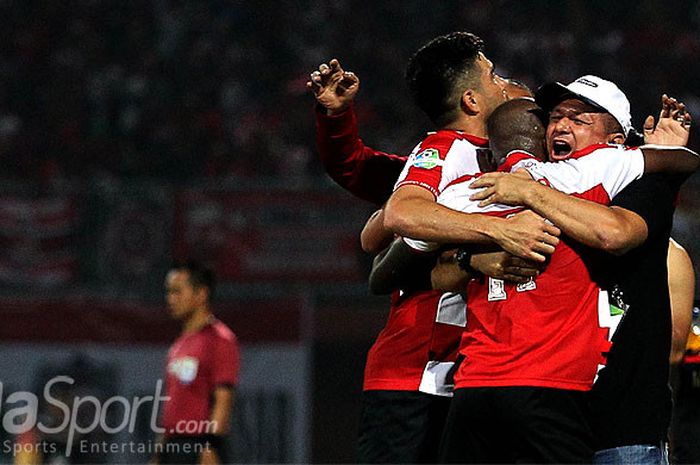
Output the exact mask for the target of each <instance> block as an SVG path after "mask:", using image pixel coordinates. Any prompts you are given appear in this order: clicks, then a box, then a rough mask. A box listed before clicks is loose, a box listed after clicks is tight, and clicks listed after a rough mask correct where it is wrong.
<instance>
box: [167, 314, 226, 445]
mask: <svg viewBox="0 0 700 465" xmlns="http://www.w3.org/2000/svg"><path fill="white" fill-rule="evenodd" d="M238 370H239V350H238V341H237V339H236V335H235V334H234V333H233V332H232V331H231V330H230V329H229V328H228V327H227V326H226V325H225V324H223V323H222V322H220V321H219V320H216V319H214V320H213V321H212V322H211V323H210V324H208V325H206V326H204V327H203V328H202V329H200V330H199V331H196V332H193V333H187V334H183V335H181V336H180V337H179V338H178V339H177V340H176V341H175V342H174V343H173V345H172V346H171V347H170V351H168V362H167V365H166V381H165V385H166V390H165V395H166V396H169V397H170V400H168V401H166V402H165V407H164V410H163V417H162V426H163V428H165V430H166V434H168V435H197V434H204V433H207V431H206V426H207V424H206V421H207V420H208V419H209V416H210V413H211V402H212V395H213V393H214V390H215V389H216V388H217V387H218V386H222V385H235V384H236V383H237V382H238ZM196 422H199V423H198V424H197V423H196ZM195 425H196V427H195Z"/></svg>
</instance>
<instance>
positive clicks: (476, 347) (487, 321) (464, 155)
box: [307, 32, 700, 464]
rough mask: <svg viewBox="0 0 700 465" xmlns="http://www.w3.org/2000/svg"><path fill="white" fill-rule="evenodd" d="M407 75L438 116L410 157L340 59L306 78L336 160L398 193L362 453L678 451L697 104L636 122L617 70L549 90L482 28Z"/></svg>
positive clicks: (388, 208) (499, 458) (372, 246)
mask: <svg viewBox="0 0 700 465" xmlns="http://www.w3.org/2000/svg"><path fill="white" fill-rule="evenodd" d="M406 79H407V82H408V87H409V90H410V92H411V95H412V97H413V100H414V101H415V102H416V104H417V105H418V106H419V107H420V108H421V109H422V110H423V111H424V112H425V113H426V114H427V116H428V117H429V118H430V120H431V121H432V122H433V123H434V124H435V126H436V128H437V130H436V132H431V133H429V134H428V135H427V137H426V138H425V139H424V140H423V141H421V142H420V143H419V144H418V145H417V146H416V148H415V149H414V150H413V152H412V153H411V154H410V156H409V157H404V156H399V155H393V154H387V153H383V152H380V151H377V150H374V149H372V148H370V147H367V146H365V145H364V144H363V142H362V140H361V139H360V137H359V133H358V126H357V120H356V115H355V113H354V110H353V105H352V102H353V100H354V97H355V95H356V94H357V91H358V89H359V79H358V78H357V76H355V75H354V74H353V73H351V72H346V71H344V70H343V69H342V67H341V66H340V63H339V62H338V61H337V60H331V61H330V62H329V63H328V64H325V63H324V64H322V65H321V66H320V67H319V69H318V70H317V71H314V72H313V73H312V74H311V78H310V81H309V83H308V84H307V85H308V87H309V88H310V89H311V90H312V91H313V92H314V95H315V97H316V100H317V102H318V105H317V111H316V120H317V145H318V148H319V152H320V155H321V159H322V161H323V163H324V166H325V168H326V170H327V172H328V173H329V174H330V176H331V177H332V178H333V179H334V180H335V181H336V182H338V183H339V184H340V185H341V186H343V187H344V188H346V189H348V190H349V191H350V192H352V193H353V194H355V195H356V196H358V197H360V198H363V199H365V200H369V201H371V202H374V203H376V204H377V205H381V208H380V209H379V210H378V211H377V212H375V213H374V214H373V215H372V216H371V217H370V219H369V220H368V222H367V224H366V225H365V228H364V229H363V231H362V236H361V240H362V246H363V249H364V250H366V251H368V252H372V253H374V254H376V258H375V262H374V266H373V270H372V273H371V275H370V287H371V288H372V289H373V290H374V291H376V292H386V293H389V292H391V293H392V297H391V310H390V313H389V317H388V321H387V324H386V326H385V328H384V330H383V331H382V332H381V334H380V335H379V337H378V338H377V341H376V342H375V344H374V345H373V347H372V349H371V350H370V352H369V354H368V357H367V363H366V367H365V378H364V392H363V401H362V402H363V411H362V415H361V425H360V433H359V438H358V461H359V462H360V463H380V462H381V463H437V462H441V463H591V462H593V463H649V464H651V463H655V464H656V463H667V461H668V458H667V451H666V443H667V430H668V426H669V422H670V414H671V392H670V389H669V386H668V378H669V353H670V351H671V334H672V329H671V328H672V322H671V311H670V301H669V285H668V279H667V257H670V256H671V255H670V254H668V251H669V237H670V231H671V225H672V217H673V212H674V205H675V200H676V197H677V193H678V190H679V188H680V186H681V184H682V183H683V181H684V180H685V179H686V178H687V177H688V176H689V175H690V174H691V173H692V172H693V171H695V170H696V169H697V167H698V165H699V164H700V159H699V158H698V156H697V154H695V153H694V152H692V151H690V150H688V149H687V148H685V146H686V145H687V142H688V137H689V131H690V126H691V117H690V115H689V113H688V112H687V110H686V108H685V106H684V105H683V104H681V103H679V102H677V101H676V100H675V99H672V98H669V97H667V96H666V95H664V96H663V97H662V110H661V113H660V115H659V118H658V121H655V120H654V118H652V117H648V118H647V120H646V121H645V123H644V131H643V135H642V134H638V133H636V131H635V130H634V129H633V128H632V118H631V114H630V105H629V102H628V100H627V98H626V96H625V95H624V93H623V92H622V91H621V90H620V89H619V88H618V87H617V86H616V85H615V84H613V83H612V82H609V81H606V80H604V79H601V78H599V77H597V76H591V75H588V76H583V77H581V78H579V79H576V80H575V81H574V82H572V83H571V84H569V85H562V84H559V83H549V84H545V85H544V86H542V87H540V88H539V89H538V90H537V92H535V94H534V98H533V94H532V93H531V92H530V90H529V89H527V87H525V86H524V85H522V84H520V83H518V82H515V81H512V80H509V79H505V78H503V77H501V76H499V75H498V74H496V73H495V70H494V65H493V63H492V62H491V61H490V60H489V59H488V58H487V57H486V56H485V55H484V52H483V42H482V41H481V39H479V38H478V37H477V36H475V35H473V34H470V33H466V32H455V33H452V34H448V35H444V36H440V37H437V38H435V39H433V40H432V41H430V42H429V43H427V44H426V45H425V46H423V47H422V48H420V49H419V50H418V51H417V52H416V53H415V54H414V55H413V57H412V58H411V60H410V61H409V64H408V67H407V70H406ZM642 137H643V139H642ZM634 138H637V139H639V140H632V139H634ZM689 266H690V265H689V264H688V262H687V261H682V263H681V265H679V266H678V272H677V274H679V275H680V276H681V278H680V279H681V280H682V278H685V277H687V275H689V274H690V275H691V279H688V280H687V281H688V283H689V284H687V285H684V286H681V287H682V288H683V289H684V291H685V293H686V294H687V293H689V294H690V295H691V297H690V300H691V301H692V294H693V288H692V286H693V279H692V271H688V267H689ZM674 269H675V267H674ZM691 270H692V269H691ZM687 313H688V318H689V317H690V316H689V310H688V312H687Z"/></svg>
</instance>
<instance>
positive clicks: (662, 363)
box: [472, 76, 691, 464]
mask: <svg viewBox="0 0 700 465" xmlns="http://www.w3.org/2000/svg"><path fill="white" fill-rule="evenodd" d="M536 100H537V102H538V103H539V104H540V105H541V106H542V107H543V108H545V109H546V110H551V113H550V120H549V124H548V127H547V150H548V155H549V157H550V158H551V159H552V160H561V159H565V158H569V157H578V156H580V154H581V153H582V152H586V151H587V150H590V148H589V147H590V146H591V145H592V144H600V143H608V142H613V143H622V142H624V140H625V138H626V136H627V135H628V134H629V131H630V129H631V118H630V112H629V102H628V101H627V98H626V97H625V95H624V94H623V93H622V92H621V91H620V90H619V89H618V88H617V86H615V85H614V84H613V83H611V82H609V81H605V80H603V79H600V78H598V77H595V76H584V77H582V78H579V79H577V80H576V81H574V82H572V83H571V84H569V85H568V86H564V85H562V84H559V83H552V84H547V85H545V86H543V87H542V88H540V89H539V90H538V92H537V93H536ZM662 107H663V108H662V112H661V118H660V119H659V124H667V123H668V122H669V121H671V122H673V120H676V121H680V122H681V123H682V124H680V125H678V124H677V123H676V125H675V130H676V133H678V134H680V135H681V136H682V135H683V133H682V132H683V131H684V132H685V133H687V132H688V129H689V127H690V122H691V121H690V115H688V114H687V113H686V112H685V108H684V107H683V105H682V104H678V103H677V102H676V101H675V100H673V99H669V98H668V97H666V96H665V95H664V96H663V97H662ZM644 132H645V142H647V143H658V144H664V143H667V142H668V141H667V140H665V139H664V138H663V137H660V134H661V131H656V130H655V128H654V120H653V118H652V117H648V118H647V120H646V122H645V125H644ZM685 142H687V135H686V136H685ZM685 179H686V176H679V175H668V174H653V175H647V176H644V177H643V178H642V179H640V180H638V181H635V182H634V183H632V184H631V185H630V186H628V187H627V188H626V189H625V190H623V192H622V193H620V194H619V195H618V196H617V197H616V198H615V199H614V200H613V202H612V203H611V206H610V207H603V206H600V205H596V204H593V203H591V202H585V201H583V200H580V199H576V198H573V197H570V196H566V195H564V194H562V193H559V192H556V191H554V190H552V189H549V188H547V187H545V186H542V185H538V184H537V183H535V182H532V181H524V180H521V179H516V178H513V177H506V176H498V175H490V174H488V175H485V176H484V177H482V178H481V179H480V180H479V181H478V183H476V185H473V186H472V187H477V186H478V187H486V189H485V190H484V191H483V192H482V193H481V194H480V195H479V196H478V197H479V198H482V199H487V200H486V203H492V202H500V203H513V204H519V205H523V204H524V205H526V206H528V207H530V208H531V209H533V210H534V211H536V212H538V213H539V214H541V215H542V216H544V217H546V218H548V219H549V220H551V221H552V222H553V223H554V224H556V225H557V226H559V227H560V228H561V230H562V231H563V232H564V234H566V235H568V236H569V237H571V238H573V239H575V240H577V241H579V242H581V243H583V244H585V245H588V246H591V247H594V248H598V249H603V250H606V251H608V252H611V253H612V254H615V255H621V256H619V257H614V258H613V257H612V256H605V257H601V259H602V260H601V261H600V263H598V264H597V266H593V267H592V269H591V272H592V273H593V274H594V275H595V277H596V279H597V280H598V281H599V282H600V283H601V285H602V287H603V288H604V289H605V290H606V291H607V292H605V293H604V294H603V296H604V297H608V298H609V306H610V316H611V318H613V317H614V318H618V319H621V318H622V316H624V319H623V320H622V321H621V322H620V324H619V326H618V328H617V330H616V331H615V332H614V335H613V334H611V337H612V342H613V345H612V348H611V350H610V352H609V354H608V361H607V366H606V368H604V369H603V370H602V371H601V372H600V376H599V378H598V380H597V382H596V383H595V385H594V387H593V390H592V391H591V395H590V410H591V417H590V419H591V427H592V430H593V433H594V436H595V437H594V445H595V449H596V450H597V452H596V454H595V457H594V459H593V461H594V463H604V464H622V463H642V464H666V463H668V457H667V453H666V438H667V431H668V426H669V422H670V412H671V393H670V390H669V387H668V370H669V368H668V354H669V350H670V343H671V313H670V305H669V296H668V287H667V285H666V283H667V279H666V276H667V268H666V251H667V248H668V241H669V235H670V230H671V224H672V217H673V211H674V201H675V199H676V195H677V192H678V189H679V187H680V185H681V183H682V182H683V181H684V180H685ZM637 246H639V247H637ZM635 247H637V248H635ZM633 248H634V250H631V249H633ZM630 250H631V251H630ZM623 254H624V255H623Z"/></svg>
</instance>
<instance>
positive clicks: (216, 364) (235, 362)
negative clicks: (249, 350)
mask: <svg viewBox="0 0 700 465" xmlns="http://www.w3.org/2000/svg"><path fill="white" fill-rule="evenodd" d="M239 352H240V351H239V348H238V340H237V339H236V336H234V335H231V337H219V338H218V339H217V343H216V350H215V351H214V354H213V355H214V358H213V365H212V382H213V384H214V385H215V386H220V385H235V384H237V383H238V373H239V368H240V353H239Z"/></svg>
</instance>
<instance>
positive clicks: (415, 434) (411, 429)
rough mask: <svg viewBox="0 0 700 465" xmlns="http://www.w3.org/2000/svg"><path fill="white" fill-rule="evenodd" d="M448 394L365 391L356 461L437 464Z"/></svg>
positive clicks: (447, 405)
mask: <svg viewBox="0 0 700 465" xmlns="http://www.w3.org/2000/svg"><path fill="white" fill-rule="evenodd" d="M449 405H450V398H449V397H440V396H433V395H430V394H424V393H422V392H417V391H365V392H363V393H362V414H361V417H360V432H359V438H358V447H357V460H358V463H437V459H438V455H437V452H438V446H439V444H440V437H441V435H442V430H443V427H444V425H445V419H446V418H447V411H448V409H449Z"/></svg>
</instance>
